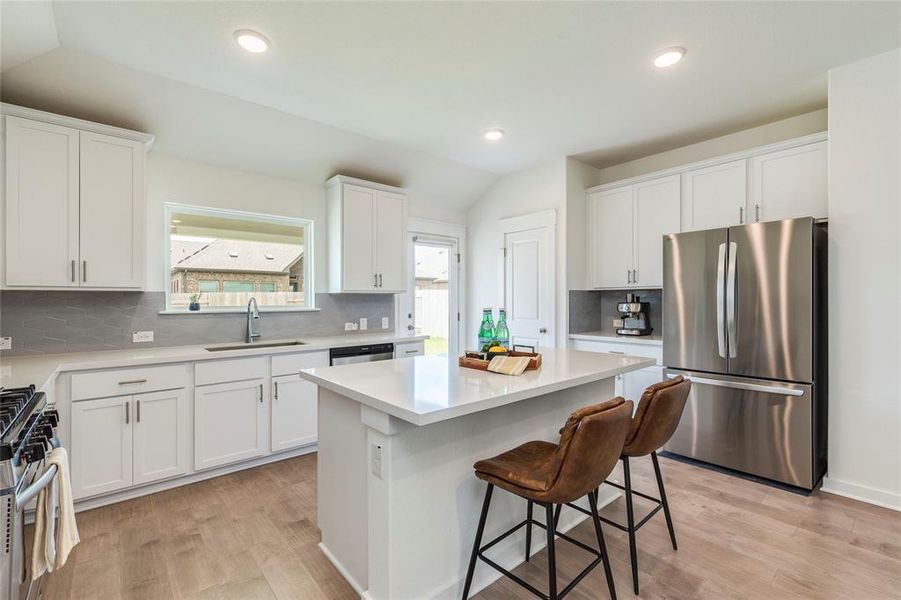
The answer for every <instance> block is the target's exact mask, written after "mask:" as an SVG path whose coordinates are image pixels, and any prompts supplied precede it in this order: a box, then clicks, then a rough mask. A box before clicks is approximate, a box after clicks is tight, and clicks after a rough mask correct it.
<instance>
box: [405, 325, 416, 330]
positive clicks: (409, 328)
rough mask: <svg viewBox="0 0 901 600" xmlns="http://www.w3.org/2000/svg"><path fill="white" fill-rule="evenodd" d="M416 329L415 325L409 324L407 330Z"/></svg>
mask: <svg viewBox="0 0 901 600" xmlns="http://www.w3.org/2000/svg"><path fill="white" fill-rule="evenodd" d="M414 329H416V328H415V327H413V326H412V325H407V330H409V331H413V330H414Z"/></svg>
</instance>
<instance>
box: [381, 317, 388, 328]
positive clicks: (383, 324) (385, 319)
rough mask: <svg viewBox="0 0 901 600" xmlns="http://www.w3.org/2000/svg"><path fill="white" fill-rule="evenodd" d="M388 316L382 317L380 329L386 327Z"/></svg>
mask: <svg viewBox="0 0 901 600" xmlns="http://www.w3.org/2000/svg"><path fill="white" fill-rule="evenodd" d="M388 327H389V325H388V317H382V329H388Z"/></svg>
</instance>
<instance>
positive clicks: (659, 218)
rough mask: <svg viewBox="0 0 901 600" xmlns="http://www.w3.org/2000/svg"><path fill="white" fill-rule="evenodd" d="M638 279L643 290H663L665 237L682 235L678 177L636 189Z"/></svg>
mask: <svg viewBox="0 0 901 600" xmlns="http://www.w3.org/2000/svg"><path fill="white" fill-rule="evenodd" d="M635 187H636V190H635V277H634V279H633V283H635V284H637V285H639V286H641V287H662V286H663V236H664V235H665V234H667V233H676V232H678V231H679V227H680V222H679V213H680V204H679V199H680V194H681V178H680V176H679V175H673V176H671V177H664V178H662V179H655V180H653V181H646V182H643V183H639V184H638V185H636V186H635Z"/></svg>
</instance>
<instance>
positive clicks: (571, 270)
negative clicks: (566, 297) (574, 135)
mask: <svg viewBox="0 0 901 600" xmlns="http://www.w3.org/2000/svg"><path fill="white" fill-rule="evenodd" d="M599 183H601V170H600V169H597V168H595V167H592V166H589V165H586V164H585V163H583V162H579V161H578V160H576V159H574V158H567V159H566V287H567V289H570V290H584V289H587V286H588V282H587V281H586V278H587V275H588V259H587V252H586V249H587V248H588V241H587V239H586V238H587V235H588V224H587V220H588V210H587V206H588V205H587V202H586V197H585V189H586V188H590V187H593V186H596V185H598V184H599ZM567 307H568V304H567Z"/></svg>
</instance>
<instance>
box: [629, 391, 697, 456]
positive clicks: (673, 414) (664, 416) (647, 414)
mask: <svg viewBox="0 0 901 600" xmlns="http://www.w3.org/2000/svg"><path fill="white" fill-rule="evenodd" d="M690 391H691V381H690V380H688V379H685V378H684V377H682V376H681V375H679V376H678V377H675V378H674V379H668V380H666V381H661V382H660V383H655V384H654V385H652V386H650V387H649V388H647V389H646V390H645V391H644V393H643V394H642V395H641V400H639V401H638V410H636V411H635V417H634V418H633V419H632V430H631V431H630V432H629V435H628V437H627V438H626V445H625V448H623V455H625V456H645V455H647V454H650V453H651V452H656V451H657V450H658V449H659V448H661V447H663V445H664V444H666V443H667V442H668V441H669V439H670V438H671V437H672V436H673V433H675V431H676V427H678V426H679V420H680V419H681V418H682V411H683V410H684V409H685V402H686V400H688V393H689V392H690Z"/></svg>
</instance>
